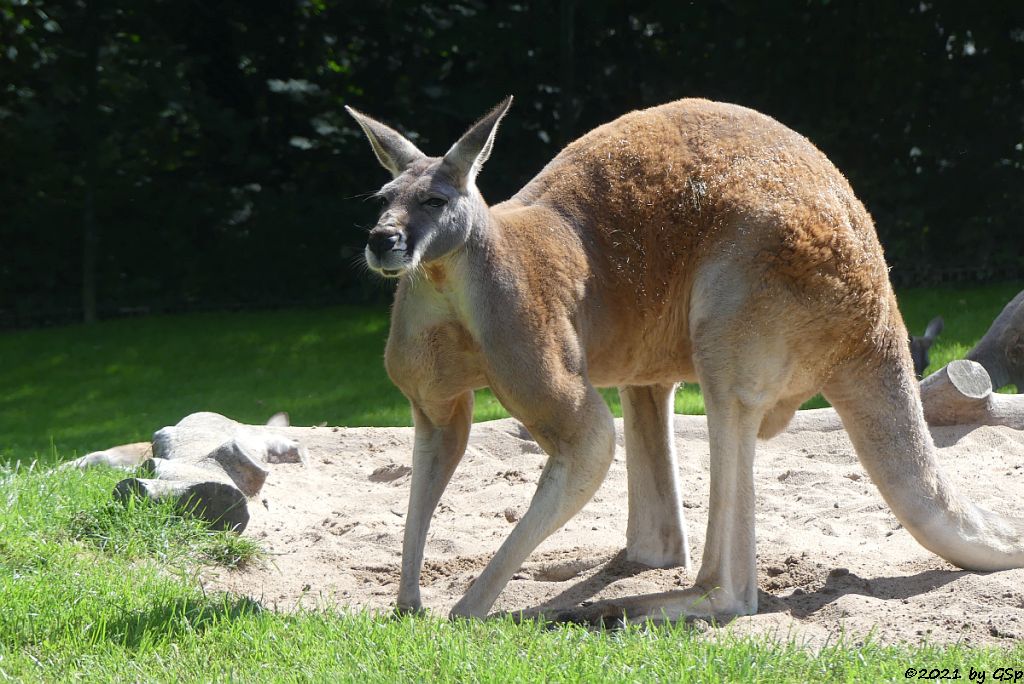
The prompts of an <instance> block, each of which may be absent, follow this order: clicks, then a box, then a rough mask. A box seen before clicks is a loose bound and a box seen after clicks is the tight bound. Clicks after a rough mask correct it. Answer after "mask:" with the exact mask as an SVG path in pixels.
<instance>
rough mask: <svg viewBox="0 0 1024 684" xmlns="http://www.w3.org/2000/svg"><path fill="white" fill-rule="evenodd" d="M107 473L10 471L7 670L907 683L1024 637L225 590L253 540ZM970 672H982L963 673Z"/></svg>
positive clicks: (131, 677) (5, 496) (184, 677)
mask: <svg viewBox="0 0 1024 684" xmlns="http://www.w3.org/2000/svg"><path fill="white" fill-rule="evenodd" d="M122 475H123V474H121V473H117V472H114V471H109V470H103V469H98V470H93V471H88V472H85V473H82V472H79V471H75V470H58V471H42V470H26V469H20V470H19V471H17V472H15V471H12V470H6V471H3V472H0V501H3V502H5V503H6V506H5V507H3V508H0V596H2V597H3V603H2V608H0V680H9V681H18V682H24V681H30V682H31V681H40V682H52V681H96V682H109V681H124V682H136V681H146V682H151V681H152V682H175V683H177V682H182V681H188V682H190V681H242V682H250V681H251V682H263V681H325V682H326V681H359V682H364V681H365V682H421V681H453V682H454V681H480V682H502V683H503V682H539V681H544V682H621V681H639V682H646V681H673V682H676V681H678V682H688V681H694V682H736V681H744V682H746V681H750V682H805V681H815V682H817V681H825V682H851V681H871V682H876V681H896V682H899V681H905V679H904V674H905V672H906V669H907V668H908V667H910V666H914V667H918V668H922V667H949V668H955V667H959V668H961V671H962V672H964V673H966V672H967V669H968V668H969V667H972V666H973V667H974V668H975V669H976V670H980V669H985V670H986V671H988V672H989V673H991V672H993V671H994V670H995V669H996V668H998V667H1005V666H1006V665H1007V664H1013V663H1021V662H1024V645H1022V644H1018V645H1017V646H1016V647H1015V648H1012V649H996V648H992V649H971V648H966V647H959V646H953V647H931V646H923V647H903V646H882V645H879V644H874V643H871V642H868V643H859V642H853V641H847V640H842V639H839V640H837V641H834V642H832V643H830V644H826V645H824V646H822V645H819V647H817V648H807V647H805V646H804V645H803V644H802V643H801V642H800V641H798V640H792V639H788V638H787V637H786V635H778V637H777V638H773V637H768V636H766V637H760V638H746V637H742V638H741V637H732V636H730V635H729V634H728V632H711V633H703V632H701V631H700V630H695V629H693V628H692V627H690V626H688V625H686V624H685V623H680V624H676V625H668V626H650V627H647V628H645V627H642V626H631V627H629V628H627V629H625V630H622V631H617V632H594V631H588V630H586V629H583V628H581V627H579V626H574V625H563V626H559V627H557V628H551V626H548V625H543V624H539V623H535V622H524V623H521V624H517V623H516V622H514V621H512V620H511V619H494V620H487V621H477V620H460V621H454V622H451V621H448V620H445V619H443V618H441V617H438V616H433V617H429V616H418V617H411V616H405V617H401V618H395V617H393V616H390V615H375V614H372V613H368V612H345V611H342V612H336V611H335V610H333V609H331V610H328V609H327V607H326V606H325V607H324V609H322V610H297V611H293V610H289V609H291V608H292V606H278V607H277V608H284V609H286V610H284V611H281V612H278V611H276V610H273V609H274V608H275V606H273V605H268V604H266V603H265V602H263V601H262V600H261V599H260V597H259V596H252V597H246V596H234V595H228V594H221V593H216V594H209V593H206V592H204V591H203V590H202V588H201V585H200V584H199V582H198V580H197V574H198V572H199V570H200V568H201V567H202V566H203V565H207V564H211V563H214V564H222V562H223V559H222V558H221V559H218V558H217V557H216V555H217V554H216V553H215V554H214V556H213V557H211V556H210V555H209V550H210V549H215V548H218V547H220V548H222V549H233V551H232V552H231V553H228V554H227V556H230V557H237V556H242V557H244V559H245V561H246V562H269V561H260V560H259V559H258V558H257V559H254V556H253V555H252V553H251V551H252V549H247V548H245V546H244V545H245V544H251V542H248V541H244V538H239V537H236V536H235V535H233V534H231V533H226V532H208V531H207V530H205V528H203V527H202V525H200V524H199V523H197V522H196V521H192V520H189V519H187V518H181V517H180V516H178V515H177V514H175V513H174V511H173V510H172V509H170V508H169V507H165V506H156V505H151V504H146V503H142V504H140V505H137V506H129V507H124V506H121V504H114V503H113V502H112V501H111V500H110V488H111V486H112V484H113V483H114V482H115V481H116V480H117V479H118V478H119V477H121V476H122ZM963 678H964V679H965V680H966V676H963Z"/></svg>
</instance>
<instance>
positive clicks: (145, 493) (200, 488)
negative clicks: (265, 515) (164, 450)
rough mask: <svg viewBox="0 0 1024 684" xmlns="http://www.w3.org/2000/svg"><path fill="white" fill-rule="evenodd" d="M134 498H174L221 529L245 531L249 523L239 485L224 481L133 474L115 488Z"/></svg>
mask: <svg viewBox="0 0 1024 684" xmlns="http://www.w3.org/2000/svg"><path fill="white" fill-rule="evenodd" d="M132 497H137V498H148V499H151V500H153V501H165V500H168V499H170V500H172V501H174V505H175V508H177V509H179V510H181V511H182V512H184V513H188V514H190V515H195V516H197V517H199V518H202V519H203V520H205V521H207V522H208V523H210V526H211V527H213V528H214V529H218V530H231V531H234V532H237V533H239V534H241V532H242V531H243V530H245V528H246V526H247V525H248V524H249V508H248V506H247V505H246V499H245V496H244V495H243V494H242V492H241V491H239V489H238V488H237V487H235V486H234V485H232V484H227V483H224V482H215V481H207V482H194V481H189V480H163V479H149V478H135V477H130V478H127V479H125V480H121V481H120V482H118V483H117V485H116V486H115V487H114V498H115V499H117V500H118V501H122V502H125V503H127V502H128V500H129V499H131V498H132Z"/></svg>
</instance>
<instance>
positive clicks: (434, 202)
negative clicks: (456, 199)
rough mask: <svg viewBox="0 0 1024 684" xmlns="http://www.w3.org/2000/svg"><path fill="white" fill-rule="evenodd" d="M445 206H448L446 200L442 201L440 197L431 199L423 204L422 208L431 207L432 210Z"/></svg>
mask: <svg viewBox="0 0 1024 684" xmlns="http://www.w3.org/2000/svg"><path fill="white" fill-rule="evenodd" d="M446 204H448V200H446V199H443V198H441V197H431V198H430V199H428V200H427V201H426V202H424V203H423V206H425V207H431V208H433V209H440V208H441V207H443V206H444V205H446Z"/></svg>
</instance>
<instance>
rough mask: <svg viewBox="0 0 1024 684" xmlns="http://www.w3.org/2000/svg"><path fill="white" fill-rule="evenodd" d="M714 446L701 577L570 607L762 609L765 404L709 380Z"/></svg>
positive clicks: (585, 617) (576, 613)
mask: <svg viewBox="0 0 1024 684" xmlns="http://www.w3.org/2000/svg"><path fill="white" fill-rule="evenodd" d="M704 403H705V407H706V408H707V414H708V433H709V435H708V436H709V441H710V447H711V506H710V510H709V511H708V529H707V537H706V540H705V544H704V557H703V559H701V566H700V571H699V572H698V573H697V581H696V583H695V584H694V586H692V587H690V588H689V589H683V590H680V591H666V592H662V593H658V594H648V595H644V596H630V597H626V598H622V599H613V600H611V601H601V602H599V603H595V604H593V605H591V606H586V607H583V608H579V609H576V610H572V611H569V612H567V613H564V614H563V616H562V617H563V618H564V619H567V620H571V621H578V622H592V623H597V624H600V623H602V622H603V621H604V620H605V619H608V618H615V619H627V620H629V621H631V622H633V621H644V620H647V619H652V620H677V619H679V618H683V617H687V616H704V617H721V616H734V615H750V614H752V613H756V612H757V568H756V565H755V551H754V445H755V443H756V437H757V430H758V426H759V425H760V423H761V418H762V416H763V413H764V411H763V410H762V409H759V408H756V407H750V406H747V405H744V404H743V403H742V402H741V401H739V400H738V399H737V398H736V397H735V396H733V395H729V394H721V393H719V392H716V391H714V390H710V388H708V387H705V390H704Z"/></svg>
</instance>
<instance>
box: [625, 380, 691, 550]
mask: <svg viewBox="0 0 1024 684" xmlns="http://www.w3.org/2000/svg"><path fill="white" fill-rule="evenodd" d="M675 389H676V386H675V385H672V384H669V385H648V386H642V387H641V386H633V387H623V388H620V389H619V396H620V397H621V398H622V417H623V423H624V425H625V437H626V475H627V479H628V490H629V496H628V501H629V504H628V505H629V518H628V523H627V525H626V558H627V559H628V560H631V561H634V562H637V563H643V564H644V565H649V566H651V567H654V568H669V567H674V566H678V565H681V566H683V567H685V568H686V569H687V570H689V569H690V546H689V543H688V540H687V536H686V521H685V520H684V518H683V507H682V501H681V500H680V498H679V475H678V471H677V469H676V452H675V440H674V439H673V432H672V416H673V413H674V411H673V408H674V404H673V402H674V398H675Z"/></svg>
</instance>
